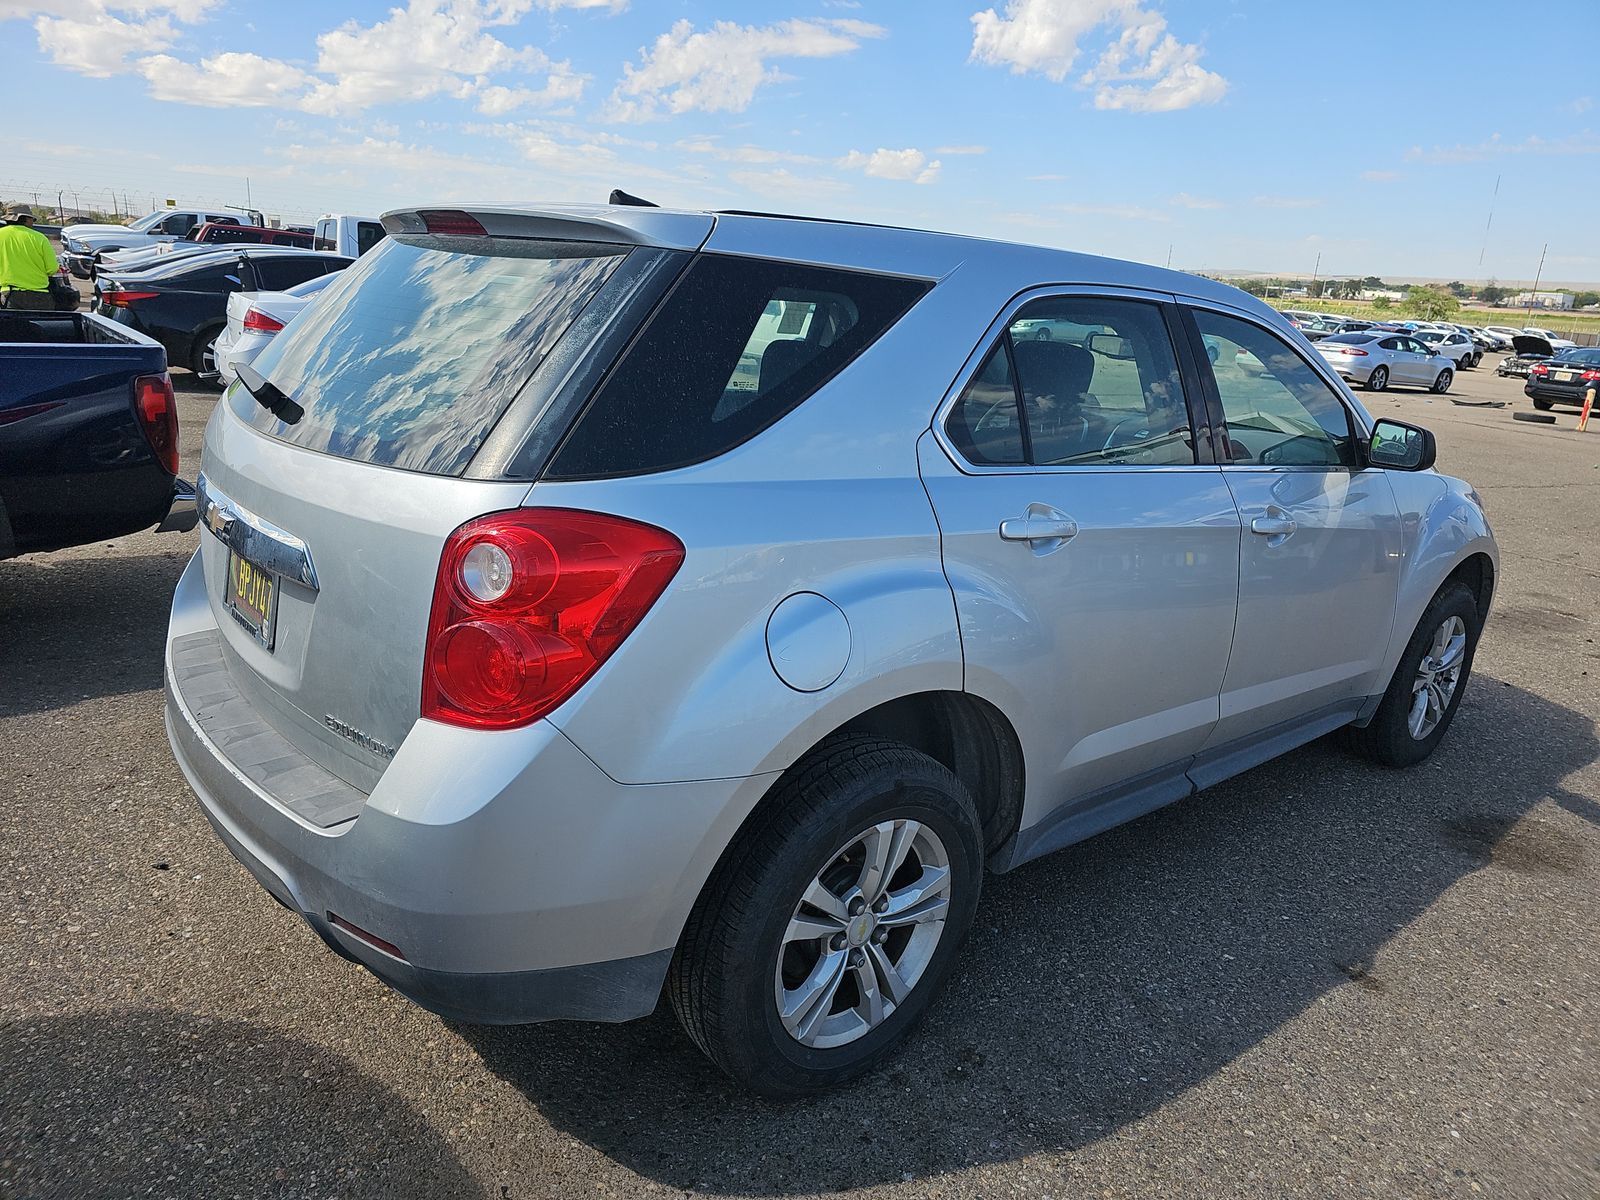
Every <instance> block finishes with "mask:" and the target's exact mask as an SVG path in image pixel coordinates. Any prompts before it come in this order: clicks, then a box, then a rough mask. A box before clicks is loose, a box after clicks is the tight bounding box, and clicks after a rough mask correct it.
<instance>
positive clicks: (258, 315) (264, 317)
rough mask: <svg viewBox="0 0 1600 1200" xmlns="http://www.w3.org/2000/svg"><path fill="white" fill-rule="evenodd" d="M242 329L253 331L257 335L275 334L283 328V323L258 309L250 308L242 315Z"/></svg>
mask: <svg viewBox="0 0 1600 1200" xmlns="http://www.w3.org/2000/svg"><path fill="white" fill-rule="evenodd" d="M244 327H245V328H246V329H253V330H255V331H256V332H257V333H277V332H278V331H279V330H280V329H282V328H283V322H282V321H280V320H278V318H277V317H274V316H272V315H271V314H270V313H264V312H262V311H261V310H260V309H259V308H250V309H247V310H246V311H245V314H244Z"/></svg>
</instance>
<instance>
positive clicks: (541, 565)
mask: <svg viewBox="0 0 1600 1200" xmlns="http://www.w3.org/2000/svg"><path fill="white" fill-rule="evenodd" d="M682 563H683V543H682V542H680V541H678V539H677V538H675V537H673V536H672V534H670V533H668V532H667V531H666V530H664V529H657V528H656V527H655V526H653V525H645V524H643V523H641V522H638V521H630V520H626V519H625V518H622V517H613V516H607V515H604V514H602V513H591V512H579V511H577V510H574V509H565V508H526V509H515V510H512V511H510V512H501V513H491V514H490V515H488V516H486V517H479V518H477V519H476V520H473V521H469V522H467V523H466V524H465V525H463V526H461V528H459V529H457V530H456V531H455V532H454V533H452V534H451V535H450V537H449V539H448V540H447V541H446V542H445V547H444V552H443V553H442V554H441V555H440V557H439V575H438V578H437V580H436V581H435V582H434V589H433V611H432V613H431V614H430V616H429V618H428V640H427V646H426V648H425V649H424V651H423V654H424V662H423V670H422V715H423V716H424V717H430V718H432V719H433V720H436V721H444V722H446V723H448V724H451V725H465V726H468V727H471V728H476V729H509V728H512V727H514V726H518V725H526V724H528V723H529V722H531V721H535V720H537V719H538V718H540V717H542V716H544V715H545V714H547V713H549V712H552V711H554V710H555V709H556V708H557V707H558V706H559V705H560V704H561V703H562V702H563V701H564V700H566V699H567V697H569V696H571V695H572V694H573V693H574V692H575V691H577V690H578V688H580V687H581V686H583V684H584V682H585V681H586V680H587V679H588V678H589V677H590V676H591V675H593V674H594V673H595V671H596V670H598V669H599V667H600V664H601V663H603V662H605V661H606V659H607V658H609V657H610V656H611V654H612V652H613V651H614V650H616V648H617V647H618V646H620V645H621V644H622V642H623V641H624V639H626V638H627V637H628V635H629V634H630V633H632V632H633V630H634V629H635V627H637V626H638V624H639V622H640V621H641V620H643V618H644V615H645V613H647V612H648V611H649V610H650V607H651V606H652V605H653V604H654V603H655V602H656V600H657V599H659V598H660V596H661V593H662V592H663V591H665V590H666V587H667V584H668V583H670V582H671V581H672V577H673V575H675V574H676V573H677V570H678V568H679V567H680V566H681V565H682Z"/></svg>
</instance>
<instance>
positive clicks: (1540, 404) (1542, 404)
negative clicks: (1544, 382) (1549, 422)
mask: <svg viewBox="0 0 1600 1200" xmlns="http://www.w3.org/2000/svg"><path fill="white" fill-rule="evenodd" d="M1553 403H1555V402H1554V401H1553V400H1540V399H1538V398H1537V397H1535V398H1534V401H1533V406H1534V407H1535V408H1537V409H1538V410H1539V411H1540V412H1549V411H1550V406H1551V405H1552V404H1553Z"/></svg>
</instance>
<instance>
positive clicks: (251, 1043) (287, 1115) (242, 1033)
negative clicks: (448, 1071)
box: [0, 1009, 482, 1200]
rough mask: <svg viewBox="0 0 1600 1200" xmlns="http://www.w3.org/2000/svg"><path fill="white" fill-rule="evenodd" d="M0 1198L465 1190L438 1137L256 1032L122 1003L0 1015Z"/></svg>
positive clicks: (305, 1050)
mask: <svg viewBox="0 0 1600 1200" xmlns="http://www.w3.org/2000/svg"><path fill="white" fill-rule="evenodd" d="M0 1161H3V1162H4V1168H3V1170H0V1192H3V1193H4V1194H5V1195H8V1196H10V1195H15V1196H40V1197H43V1196H74V1197H106V1198H107V1200H110V1198H111V1197H123V1196H134V1195H140V1196H143V1195H157V1196H192V1197H210V1196H288V1195H294V1196H311V1195H318V1196H339V1197H346V1198H351V1200H355V1198H359V1197H392V1198H395V1200H410V1198H412V1197H416V1198H417V1200H421V1198H423V1197H439V1196H452V1197H454V1196H477V1195H481V1194H482V1189H481V1188H479V1187H478V1186H477V1184H475V1183H474V1182H473V1180H472V1178H471V1177H470V1176H469V1175H468V1174H467V1171H466V1169H465V1168H464V1167H463V1166H462V1165H461V1163H460V1162H459V1161H458V1160H457V1159H456V1157H455V1155H454V1154H453V1153H452V1152H451V1150H450V1148H449V1146H448V1144H447V1143H446V1141H445V1139H444V1138H443V1136H442V1135H441V1134H440V1133H439V1132H438V1131H437V1130H436V1129H435V1128H434V1127H433V1125H432V1124H431V1123H430V1122H429V1121H428V1119H427V1118H426V1116H424V1114H423V1113H421V1112H420V1111H419V1110H418V1109H417V1108H416V1107H414V1106H413V1105H412V1104H411V1103H410V1102H409V1101H408V1100H407V1099H405V1098H404V1097H402V1096H401V1095H399V1094H398V1093H396V1092H393V1091H391V1090H390V1089H388V1088H386V1087H384V1086H382V1085H381V1084H378V1083H375V1082H374V1081H373V1080H371V1079H370V1078H368V1077H367V1076H365V1075H363V1074H362V1073H361V1072H360V1071H358V1070H357V1069H356V1068H355V1067H354V1066H353V1065H352V1064H351V1063H349V1062H348V1061H347V1060H345V1059H344V1058H342V1057H340V1056H338V1055H336V1054H333V1053H331V1052H329V1051H328V1050H326V1049H324V1048H322V1047H320V1046H316V1045H313V1044H311V1043H309V1042H306V1041H303V1040H301V1039H299V1038H296V1037H291V1036H287V1035H285V1034H282V1033H280V1032H278V1031H277V1030H274V1029H271V1028H269V1027H268V1026H265V1025H259V1024H255V1023H253V1022H246V1021H233V1020H218V1019H208V1018H205V1017H199V1016H192V1015H189V1014H185V1013H176V1012H158V1011H152V1010H144V1009H139V1010H133V1011H121V1012H107V1013H96V1014H93V1015H74V1016H51V1017H37V1018H32V1019H27V1020H19V1021H10V1022H7V1023H5V1024H0Z"/></svg>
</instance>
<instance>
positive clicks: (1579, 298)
mask: <svg viewBox="0 0 1600 1200" xmlns="http://www.w3.org/2000/svg"><path fill="white" fill-rule="evenodd" d="M1591 304H1600V292H1579V293H1578V294H1577V295H1576V296H1574V297H1573V298H1572V306H1573V307H1574V308H1588V307H1589V306H1590V305H1591Z"/></svg>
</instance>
